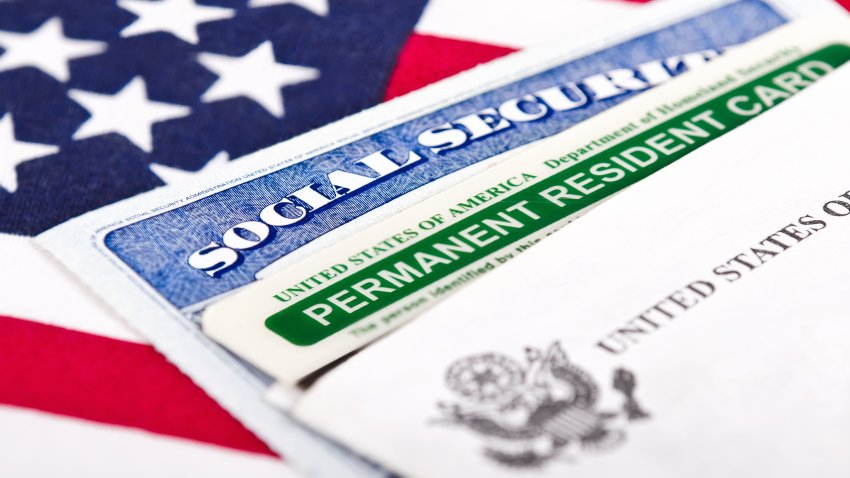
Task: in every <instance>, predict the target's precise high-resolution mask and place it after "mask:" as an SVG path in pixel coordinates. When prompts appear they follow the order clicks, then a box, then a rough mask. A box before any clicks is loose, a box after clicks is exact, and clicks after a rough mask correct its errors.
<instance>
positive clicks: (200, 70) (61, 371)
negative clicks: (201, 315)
mask: <svg viewBox="0 0 850 478" xmlns="http://www.w3.org/2000/svg"><path fill="white" fill-rule="evenodd" d="M657 1H665V0H657ZM666 1H681V0H666ZM843 1H844V3H843V4H844V5H845V6H847V5H846V4H847V3H848V2H847V1H846V0H843ZM639 3H646V2H643V1H631V2H630V1H626V0H569V1H566V0H532V1H524V2H509V1H506V0H489V1H488V0H465V1H463V2H458V1H453V0H432V1H430V2H427V5H426V2H425V0H405V1H399V2H382V1H380V0H338V1H337V0H117V1H116V0H76V1H74V2H67V1H62V0H0V257H2V263H3V267H2V268H0V294H2V295H1V296H0V297H2V299H0V364H2V366H1V367H0V423H3V426H2V427H0V444H2V445H3V446H4V448H5V450H6V451H7V452H8V453H7V454H5V455H6V456H8V457H9V458H10V459H8V460H3V462H2V463H0V474H2V475H3V476H51V475H58V474H59V473H60V471H61V474H62V476H114V475H116V474H120V475H121V476H149V475H151V474H153V473H154V472H155V473H156V474H157V475H158V476H171V474H173V475H178V474H185V472H186V471H187V470H192V472H193V474H198V475H200V474H202V473H203V474H204V475H205V476H233V474H234V472H236V471H237V470H238V471H239V472H241V474H247V475H251V476H286V475H287V474H292V473H293V472H292V471H291V470H290V469H288V468H287V467H286V465H285V461H281V460H280V457H276V456H275V455H274V453H272V452H271V451H270V450H269V449H268V447H266V446H265V445H264V444H263V443H262V442H261V441H259V440H258V439H257V438H256V437H255V436H254V435H252V434H251V433H250V432H249V431H247V430H246V429H245V428H243V427H242V426H241V425H240V424H239V423H238V422H237V421H236V420H235V419H233V418H232V417H231V416H230V415H229V414H228V413H227V412H225V411H224V410H223V409H221V408H220V407H219V406H218V405H217V404H216V403H215V402H214V401H213V400H212V399H210V398H209V397H207V396H206V394H204V392H203V391H202V390H201V389H200V388H198V387H197V386H195V385H194V384H193V383H192V382H191V381H190V380H189V379H188V378H186V377H185V376H183V375H182V374H181V373H180V372H179V371H178V370H177V369H176V368H175V367H173V366H172V365H170V364H169V363H168V362H167V361H166V360H165V359H164V358H163V357H162V356H161V355H159V354H158V353H157V352H156V351H154V349H153V348H152V347H151V346H149V345H147V344H146V343H145V341H144V339H143V338H141V337H139V336H138V335H137V334H136V333H134V332H133V331H132V330H130V329H128V328H127V327H126V326H124V325H123V323H122V322H121V321H120V320H118V319H117V318H116V316H115V315H114V314H113V313H112V312H110V311H109V310H106V309H105V308H104V307H103V306H101V305H100V304H99V302H98V301H97V300H95V299H94V298H93V296H92V295H91V294H90V293H89V292H88V291H86V290H85V288H83V287H82V286H80V285H79V284H78V283H76V282H75V281H74V280H73V279H72V278H70V276H69V275H67V274H66V273H65V272H64V271H63V270H61V269H60V268H59V267H58V266H57V265H55V264H54V263H53V262H51V261H50V260H49V259H48V258H47V257H45V256H44V255H43V254H41V252H40V251H38V250H36V249H35V248H34V246H33V245H32V244H31V242H30V239H29V238H30V237H32V236H34V235H35V234H38V233H40V232H42V231H44V230H46V229H48V228H50V227H53V226H55V225H57V224H60V223H61V222H63V221H65V220H67V219H69V218H72V217H74V216H77V215H80V214H83V213H85V212H87V211H90V210H93V209H96V208H98V207H100V206H103V205H106V204H109V203H112V202H115V201H118V200H120V199H123V198H127V197H130V196H133V195H135V194H138V193H141V192H143V191H147V190H150V189H153V188H156V187H159V186H161V185H163V184H169V183H174V182H179V181H186V180H191V178H192V177H193V175H196V174H198V173H200V172H204V171H209V170H211V169H214V168H216V167H218V166H220V165H222V164H224V163H226V162H227V161H229V160H230V158H238V157H240V156H242V155H245V154H247V153H250V152H252V151H255V150H257V149H260V148H262V147H265V146H269V145H271V144H274V143H277V142H280V141H282V140H285V139H288V138H291V137H293V136H295V135H297V134H299V133H302V132H305V131H308V130H310V129H313V128H316V127H318V126H321V125H323V124H326V123H328V122H331V121H334V120H336V119H339V118H342V117H344V116H347V115H350V114H352V113H355V112H357V111H360V110H362V109H364V108H367V107H370V106H373V105H375V104H377V103H380V102H381V101H384V100H385V99H390V98H392V97H395V96H398V95H401V94H404V93H406V92H408V91H411V90H414V89H416V88H419V87H421V86H424V85H426V84H428V83H432V82H434V81H437V80H439V79H441V78H444V77H446V76H450V75H452V74H455V73H458V72H460V71H463V70H465V69H468V68H470V67H473V66H475V65H476V64H478V63H482V62H486V61H489V60H492V59H495V58H498V57H500V56H503V55H506V54H508V53H510V52H512V51H515V50H518V49H522V48H527V47H529V46H533V45H535V44H538V43H543V42H545V41H546V40H547V38H548V37H551V36H556V35H559V36H563V30H564V27H565V25H569V27H570V29H571V30H572V32H571V34H574V35H576V38H578V37H581V36H583V35H592V33H593V26H594V24H597V23H598V22H603V21H606V19H610V18H611V17H612V16H620V15H628V14H629V12H630V11H632V9H635V8H641V7H640V5H637V4H639ZM45 457H49V459H45ZM163 470H165V471H163Z"/></svg>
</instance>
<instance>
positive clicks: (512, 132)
mask: <svg viewBox="0 0 850 478" xmlns="http://www.w3.org/2000/svg"><path fill="white" fill-rule="evenodd" d="M785 22H786V19H785V18H784V16H783V15H782V14H780V13H779V12H777V10H776V9H775V8H774V7H773V6H772V5H771V4H769V3H767V2H764V1H760V0H741V1H737V2H734V3H730V4H727V5H723V6H721V7H719V8H717V9H715V10H712V11H707V12H705V13H702V14H700V15H698V16H696V17H693V18H690V19H687V20H684V21H681V22H679V23H677V24H674V25H670V26H667V27H665V28H662V29H660V30H658V31H654V32H651V33H648V34H644V35H642V36H639V37H637V38H634V39H632V40H629V41H626V42H625V43H621V44H618V45H616V46H613V47H610V48H607V49H604V50H602V51H599V52H596V53H592V54H589V55H586V56H584V57H581V58H578V59H574V60H572V61H569V62H567V63H564V64H559V65H556V66H554V67H551V68H548V69H546V70H545V71H541V72H537V73H535V74H531V75H528V76H526V77H524V78H521V79H518V80H516V81H512V82H510V83H508V84H504V85H501V86H498V87H496V88H493V89H491V90H489V91H486V92H483V93H480V94H477V95H475V96H472V97H469V98H466V99H463V100H461V101H457V102H455V103H453V104H449V105H447V106H444V107H441V108H439V109H436V110H433V111H430V112H428V113H426V114H422V115H420V116H417V117H415V118H413V119H410V120H407V121H404V122H401V123H399V124H396V125H393V126H391V127H388V128H385V129H382V130H379V131H375V132H373V133H372V134H369V135H368V136H366V137H363V138H361V139H358V140H356V141H352V142H349V143H346V144H342V145H340V146H338V147H336V148H334V149H331V150H329V151H327V152H324V153H322V154H319V155H316V156H313V157H311V158H308V159H305V160H303V161H300V162H298V163H295V164H293V165H291V166H289V167H286V168H284V169H281V170H278V171H274V172H271V173H270V174H265V175H260V176H258V177H256V178H255V179H252V180H249V181H247V182H242V183H240V184H236V185H234V186H232V187H226V188H224V189H222V190H220V191H218V192H216V193H214V194H211V195H208V196H206V197H201V198H199V199H197V200H194V201H193V200H191V198H187V199H186V200H184V201H182V202H183V203H182V204H180V205H179V206H178V207H175V208H173V209H170V210H166V211H164V212H162V213H160V214H156V215H153V216H151V217H147V218H145V219H142V220H140V221H138V222H135V223H133V224H129V225H125V226H122V227H120V228H118V229H116V230H114V231H111V232H110V233H109V234H108V235H107V236H106V237H105V244H106V247H108V248H109V250H111V251H112V252H113V253H114V254H116V255H117V256H118V257H119V258H120V259H121V260H122V261H123V262H125V263H126V264H127V265H128V266H129V267H130V268H131V269H132V270H133V271H135V273H136V274H138V275H139V276H140V277H141V278H143V279H144V280H145V281H146V282H147V283H149V284H150V285H151V286H152V287H153V288H154V289H155V290H156V291H157V292H158V293H159V294H160V295H161V296H162V297H164V298H165V299H166V300H167V301H168V302H170V303H171V304H173V305H174V306H175V307H177V308H179V309H183V308H187V307H190V306H192V305H193V304H198V303H203V302H206V301H208V300H210V299H211V298H214V297H216V296H219V295H221V294H224V293H226V292H228V291H231V290H234V289H236V288H239V287H241V286H244V285H246V284H248V283H251V282H252V281H254V280H256V275H257V273H258V272H259V271H261V270H262V269H264V268H266V267H267V266H269V265H270V264H272V263H274V262H275V261H278V260H279V259H281V258H282V257H285V256H287V255H288V254H290V253H292V252H293V251H296V250H298V249H299V248H301V247H303V246H305V245H307V244H309V243H311V242H312V241H314V240H316V239H317V238H320V237H321V236H323V235H325V234H328V233H329V232H331V231H334V230H335V229H337V228H340V227H342V226H344V225H345V224H347V223H349V222H350V221H352V220H354V219H356V218H358V217H360V216H363V215H364V214H367V213H369V212H370V211H373V210H375V209H376V208H378V207H380V206H382V205H384V204H387V203H388V202H390V201H392V200H394V199H396V198H399V197H402V196H405V195H406V194H408V193H411V192H412V191H415V190H417V189H419V188H421V187H423V186H425V185H428V184H429V183H433V182H434V181H437V180H439V179H441V178H444V177H446V176H449V175H452V174H453V173H456V172H459V171H462V170H464V169H465V168H469V167H470V166H473V165H475V164H476V163H479V162H482V161H485V160H487V159H488V158H493V157H495V156H497V155H503V154H504V153H509V152H511V151H513V150H516V149H517V148H520V147H522V146H524V145H527V144H529V143H531V142H534V141H538V140H541V139H545V138H547V137H549V136H551V135H553V134H556V133H559V132H561V131H564V130H566V129H568V128H570V127H571V126H573V125H575V124H577V123H580V122H582V121H583V120H585V119H587V118H589V117H592V116H594V115H596V114H598V113H599V112H601V111H604V110H606V109H608V108H610V107H612V106H614V105H616V104H619V103H621V102H622V101H625V100H626V99H628V98H630V97H632V96H633V95H635V94H638V93H639V92H641V91H645V90H647V89H648V88H651V87H653V86H656V85H658V84H661V83H664V82H665V81H667V80H669V79H671V78H673V77H675V76H676V75H679V74H681V73H683V72H685V71H687V70H689V69H691V68H693V67H696V66H698V65H700V64H703V63H705V62H706V61H709V60H711V59H712V58H714V57H716V56H717V55H718V54H721V53H722V51H723V50H724V49H725V48H727V47H730V46H734V45H737V44H740V43H743V42H745V41H747V40H749V39H751V38H753V37H756V36H758V35H760V34H762V33H765V32H767V31H769V30H771V29H773V28H775V27H777V26H779V25H781V24H783V23H785ZM387 247H392V245H391V244H389V245H387ZM330 273H331V274H332V273H333V272H330ZM316 280H317V283H318V281H321V280H322V278H317V279H316Z"/></svg>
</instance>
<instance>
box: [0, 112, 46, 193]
mask: <svg viewBox="0 0 850 478" xmlns="http://www.w3.org/2000/svg"><path fill="white" fill-rule="evenodd" d="M58 151H59V147H58V146H52V145H47V144H40V143H26V142H24V141H18V140H17V139H15V124H14V122H13V121H12V114H11V113H6V114H5V115H3V117H2V118H0V189H5V190H6V191H8V192H10V193H13V192H15V191H17V189H18V176H17V173H16V172H15V168H16V167H17V166H18V165H19V164H21V163H23V162H26V161H29V160H31V159H36V158H41V157H43V156H47V155H50V154H53V153H56V152H58Z"/></svg>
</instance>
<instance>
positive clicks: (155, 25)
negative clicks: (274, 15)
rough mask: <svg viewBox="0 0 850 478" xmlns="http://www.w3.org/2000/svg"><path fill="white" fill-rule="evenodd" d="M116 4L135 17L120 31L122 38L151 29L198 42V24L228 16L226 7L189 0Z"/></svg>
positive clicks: (128, 0)
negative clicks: (200, 3) (135, 17)
mask: <svg viewBox="0 0 850 478" xmlns="http://www.w3.org/2000/svg"><path fill="white" fill-rule="evenodd" d="M118 6H119V7H121V8H123V9H124V10H128V11H130V12H132V13H134V14H135V15H136V16H138V17H139V18H137V19H136V21H134V22H133V23H131V24H130V25H128V26H127V27H125V28H124V29H123V30H121V36H122V37H124V38H127V37H131V36H135V35H142V34H145V33H152V32H168V33H171V34H172V35H174V36H176V37H177V38H179V39H181V40H183V41H185V42H187V43H191V44H193V45H197V44H198V41H199V39H198V24H200V23H206V22H211V21H215V20H224V19H226V18H232V17H233V16H234V15H235V14H236V13H235V12H234V11H233V10H232V9H230V8H222V7H211V6H206V5H198V4H196V3H195V2H194V1H193V0H156V1H151V0H118Z"/></svg>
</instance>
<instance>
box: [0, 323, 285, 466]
mask: <svg viewBox="0 0 850 478" xmlns="http://www.w3.org/2000/svg"><path fill="white" fill-rule="evenodd" d="M0 403H5V404H8V405H16V406H21V407H28V408H34V409H38V410H43V411H46V412H52V413H58V414H62V415H69V416H72V417H77V418H83V419H87V420H93V421H96V422H103V423H109V424H115V425H123V426H128V427H135V428H141V429H144V430H148V431H151V432H154V433H161V434H164V435H171V436H175V437H180V438H188V439H191V440H197V441H200V442H205V443H211V444H215V445H221V446H226V447H230V448H236V449H239V450H244V451H249V452H254V453H262V454H266V455H273V456H274V452H272V451H271V450H270V449H269V448H268V447H267V446H266V445H265V443H263V442H262V441H260V440H259V439H258V438H257V437H256V436H254V435H253V434H252V433H251V432H250V431H248V430H247V429H246V428H245V427H243V426H242V425H241V424H240V423H239V422H238V421H237V420H236V419H235V418H233V417H232V416H231V415H230V414H229V413H227V412H226V411H225V410H224V409H223V408H221V407H220V406H219V405H218V404H217V403H216V402H215V401H213V399H211V398H210V397H209V396H207V394H206V393H204V391H203V390H201V389H200V388H199V387H198V386H197V385H195V384H194V383H193V382H192V381H191V380H190V379H189V378H188V377H186V376H185V375H183V374H182V373H181V372H180V371H179V370H178V369H177V368H176V367H175V366H173V365H171V364H170V363H169V362H168V361H166V360H165V358H164V357H163V356H162V355H160V354H159V353H158V352H156V351H155V350H154V349H153V347H151V346H149V345H142V344H135V343H132V342H125V341H123V340H116V339H111V338H107V337H102V336H99V335H92V334H87V333H84V332H77V331H73V330H68V329H64V328H61V327H55V326H51V325H44V324H40V323H37V322H31V321H27V320H21V319H14V318H11V317H3V316H0Z"/></svg>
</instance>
